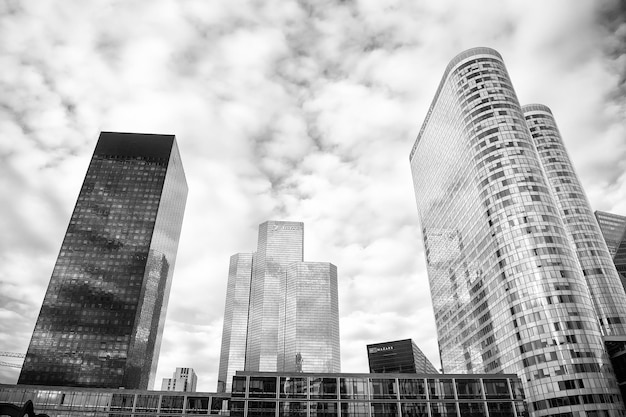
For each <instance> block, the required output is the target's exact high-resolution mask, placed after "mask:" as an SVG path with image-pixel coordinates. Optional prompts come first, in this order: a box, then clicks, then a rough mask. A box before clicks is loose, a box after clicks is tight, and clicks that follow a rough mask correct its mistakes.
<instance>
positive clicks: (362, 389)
mask: <svg viewBox="0 0 626 417" xmlns="http://www.w3.org/2000/svg"><path fill="white" fill-rule="evenodd" d="M339 384H340V393H341V399H354V400H358V399H367V398H368V396H367V387H368V385H369V384H368V380H367V378H339Z"/></svg>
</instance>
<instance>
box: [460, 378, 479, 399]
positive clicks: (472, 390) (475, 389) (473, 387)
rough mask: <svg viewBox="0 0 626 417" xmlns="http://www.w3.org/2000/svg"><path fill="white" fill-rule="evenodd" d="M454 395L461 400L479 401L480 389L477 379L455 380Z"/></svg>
mask: <svg viewBox="0 0 626 417" xmlns="http://www.w3.org/2000/svg"><path fill="white" fill-rule="evenodd" d="M456 394H457V396H458V398H459V400H461V399H481V398H482V388H481V385H480V381H479V380H478V379H457V380H456Z"/></svg>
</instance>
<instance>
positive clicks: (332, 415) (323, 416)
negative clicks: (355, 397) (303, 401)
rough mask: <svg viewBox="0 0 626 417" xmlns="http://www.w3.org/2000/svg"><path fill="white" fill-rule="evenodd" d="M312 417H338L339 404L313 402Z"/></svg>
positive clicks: (311, 404)
mask: <svg viewBox="0 0 626 417" xmlns="http://www.w3.org/2000/svg"><path fill="white" fill-rule="evenodd" d="M310 406H311V413H310V417H337V403H335V402H317V403H316V402H311V403H310Z"/></svg>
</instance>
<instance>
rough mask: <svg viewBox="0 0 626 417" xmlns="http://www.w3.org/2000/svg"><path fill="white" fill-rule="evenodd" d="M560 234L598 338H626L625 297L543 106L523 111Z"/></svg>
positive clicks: (531, 106) (586, 202) (557, 133)
mask: <svg viewBox="0 0 626 417" xmlns="http://www.w3.org/2000/svg"><path fill="white" fill-rule="evenodd" d="M522 111H523V112H524V117H525V118H526V123H527V124H528V128H529V129H530V134H531V136H532V138H533V142H534V144H535V147H536V148H537V151H538V153H539V160H540V161H541V165H542V167H543V170H544V172H545V173H546V176H547V177H548V183H549V185H550V190H551V191H552V194H553V195H554V196H555V197H556V200H557V203H558V206H559V214H560V216H561V217H562V218H563V221H564V222H565V230H566V232H567V235H568V236H569V238H570V241H571V242H573V243H574V246H575V247H576V255H577V256H578V261H579V262H580V265H581V267H582V272H583V275H584V276H585V280H586V282H587V286H588V287H589V291H590V292H591V294H592V295H593V296H592V299H593V302H594V309H595V312H596V316H597V320H598V322H599V323H600V329H601V331H602V335H603V336H624V335H626V293H624V287H623V286H622V283H621V281H620V279H619V275H618V274H617V271H616V270H615V266H614V265H613V260H612V257H611V254H610V253H609V251H608V249H607V246H606V243H605V241H604V238H603V237H602V232H601V230H600V228H599V227H598V222H597V221H596V218H595V216H594V214H593V212H592V211H591V206H590V205H589V202H588V201H587V197H586V195H585V191H584V190H583V188H582V185H581V184H580V181H579V180H578V176H577V175H576V172H575V171H574V167H573V165H572V163H571V161H570V159H569V156H568V154H567V151H566V150H565V145H564V144H563V139H562V138H561V135H560V133H559V129H558V127H557V126H556V122H555V120H554V117H553V116H552V112H551V111H550V109H549V108H547V107H546V106H543V105H540V104H531V105H526V106H523V107H522Z"/></svg>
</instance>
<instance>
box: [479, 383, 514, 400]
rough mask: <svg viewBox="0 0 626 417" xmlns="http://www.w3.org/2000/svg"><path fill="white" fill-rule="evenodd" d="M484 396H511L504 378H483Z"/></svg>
mask: <svg viewBox="0 0 626 417" xmlns="http://www.w3.org/2000/svg"><path fill="white" fill-rule="evenodd" d="M483 385H484V386H485V396H486V397H487V399H489V398H511V397H510V394H509V386H508V384H507V383H506V380H504V379H483Z"/></svg>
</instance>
